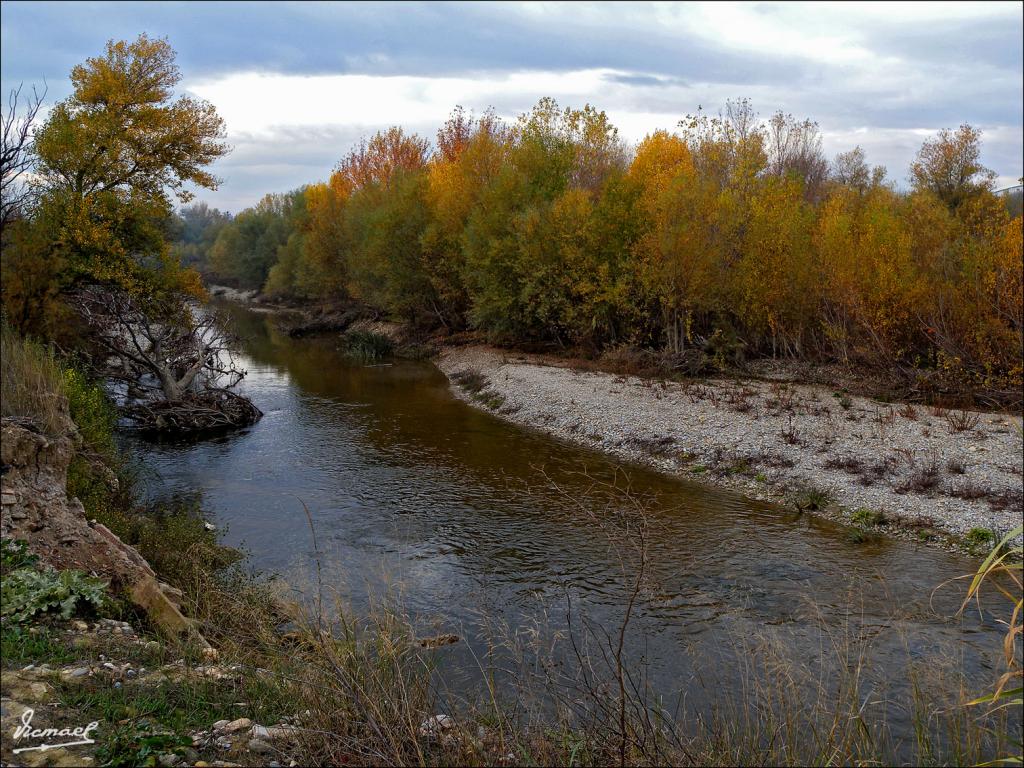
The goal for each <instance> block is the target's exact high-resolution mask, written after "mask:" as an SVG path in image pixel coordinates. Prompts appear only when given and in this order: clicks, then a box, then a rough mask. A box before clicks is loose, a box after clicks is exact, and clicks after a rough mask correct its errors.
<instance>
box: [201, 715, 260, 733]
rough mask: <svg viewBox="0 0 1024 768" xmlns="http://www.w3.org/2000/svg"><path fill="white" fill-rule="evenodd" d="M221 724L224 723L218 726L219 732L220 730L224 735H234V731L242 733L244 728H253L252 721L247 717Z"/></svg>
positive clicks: (215, 725) (214, 725)
mask: <svg viewBox="0 0 1024 768" xmlns="http://www.w3.org/2000/svg"><path fill="white" fill-rule="evenodd" d="M217 722H218V723H219V722H222V721H220V720H218V721H217ZM223 722H224V725H222V726H220V728H219V730H222V731H224V732H225V733H234V732H235V731H244V730H245V729H246V728H252V727H253V724H252V720H250V719H249V718H248V717H240V718H238V719H237V720H232V721H230V722H228V721H223ZM213 727H214V728H217V723H214V724H213ZM257 727H260V726H257Z"/></svg>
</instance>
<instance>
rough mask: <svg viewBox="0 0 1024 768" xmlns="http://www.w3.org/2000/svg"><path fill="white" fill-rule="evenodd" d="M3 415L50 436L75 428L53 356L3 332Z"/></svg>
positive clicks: (0, 349) (0, 331)
mask: <svg viewBox="0 0 1024 768" xmlns="http://www.w3.org/2000/svg"><path fill="white" fill-rule="evenodd" d="M0 366H2V370H0V412H2V414H3V416H5V417H8V418H15V419H19V420H21V421H25V422H29V423H32V424H34V425H35V426H36V427H38V428H39V429H41V430H43V431H44V432H46V433H47V434H50V435H60V434H63V433H65V432H67V431H69V429H70V428H71V426H72V424H71V422H70V420H69V419H68V412H67V403H66V401H65V399H64V383H63V376H62V372H61V366H60V363H59V362H58V360H57V358H56V356H55V355H54V354H53V352H52V351H51V350H49V349H47V348H45V347H43V346H41V345H40V344H36V343H35V342H32V341H28V340H26V339H22V338H21V337H20V336H18V334H17V333H16V332H15V331H14V330H13V329H12V328H11V327H10V326H8V325H7V323H6V321H5V322H3V324H2V328H0Z"/></svg>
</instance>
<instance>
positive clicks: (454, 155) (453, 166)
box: [422, 107, 509, 329]
mask: <svg viewBox="0 0 1024 768" xmlns="http://www.w3.org/2000/svg"><path fill="white" fill-rule="evenodd" d="M437 146H438V153H437V154H436V155H435V156H434V157H433V158H432V159H431V161H430V164H429V166H428V169H427V179H428V180H427V188H426V190H425V195H426V202H427V205H428V206H429V208H430V217H429V221H428V223H427V226H426V229H425V230H424V232H423V237H422V245H423V250H424V265H425V268H426V270H427V272H428V275H429V279H430V281H431V283H432V285H433V287H434V292H435V294H436V297H437V309H436V315H437V319H438V322H440V323H441V325H443V326H445V327H447V328H449V329H452V328H456V329H458V328H462V327H464V326H465V323H466V316H467V313H468V311H469V306H470V298H469V293H468V290H467V287H466V283H465V270H466V266H465V248H464V240H463V235H464V232H465V229H466V224H467V221H468V219H469V216H470V213H471V212H472V211H473V209H474V207H475V206H476V205H477V204H478V203H479V200H480V197H481V195H482V194H483V193H484V191H485V190H486V189H487V188H488V187H489V186H490V185H491V184H492V183H493V181H494V180H495V178H496V177H497V175H498V173H499V172H500V170H501V168H502V166H503V165H504V163H505V162H506V156H507V151H508V149H509V132H508V129H507V127H506V126H505V125H504V124H503V123H502V122H501V121H500V120H499V119H498V118H497V117H496V116H495V114H494V113H493V111H486V112H484V113H483V114H482V115H480V116H475V115H473V114H471V113H467V112H466V111H465V110H463V109H462V108H461V107H458V108H456V109H455V111H454V112H453V113H452V115H451V117H449V119H448V120H447V121H446V122H445V124H444V125H443V126H442V127H441V128H440V129H439V130H438V132H437Z"/></svg>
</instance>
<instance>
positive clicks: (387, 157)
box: [334, 127, 430, 190]
mask: <svg viewBox="0 0 1024 768" xmlns="http://www.w3.org/2000/svg"><path fill="white" fill-rule="evenodd" d="M429 156H430V142H428V141H427V140H426V139H424V138H421V137H419V136H417V135H416V134H412V135H411V136H410V135H406V133H405V131H403V130H402V129H401V128H398V127H391V128H388V129H387V130H386V131H378V132H377V133H375V134H374V135H373V137H372V138H371V139H370V140H369V141H366V140H365V139H364V140H363V141H361V142H359V146H358V147H356V148H355V149H353V150H352V151H351V152H349V153H348V155H346V156H345V157H344V158H343V159H342V160H341V162H340V163H338V167H337V168H336V169H335V174H337V175H338V176H339V177H340V178H341V179H343V180H344V181H345V182H346V183H347V185H348V187H349V189H351V190H358V189H362V188H363V187H367V186H369V185H371V184H380V185H385V186H386V185H387V184H388V183H389V182H390V181H391V178H392V176H393V175H394V174H395V173H396V172H398V171H405V172H409V171H418V170H420V169H422V168H423V167H424V166H425V165H426V164H427V159H428V158H429ZM334 183H337V182H334Z"/></svg>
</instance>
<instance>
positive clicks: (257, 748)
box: [248, 739, 274, 755]
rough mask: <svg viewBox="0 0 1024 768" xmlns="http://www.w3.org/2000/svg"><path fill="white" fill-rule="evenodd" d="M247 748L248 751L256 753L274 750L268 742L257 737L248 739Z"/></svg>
mask: <svg viewBox="0 0 1024 768" xmlns="http://www.w3.org/2000/svg"><path fill="white" fill-rule="evenodd" d="M248 749H249V751H250V752H255V753H256V754H258V755H267V754H270V753H271V752H273V751H274V748H273V747H272V746H271V745H270V744H268V743H267V742H265V741H260V740H259V739H250V741H249V744H248Z"/></svg>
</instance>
